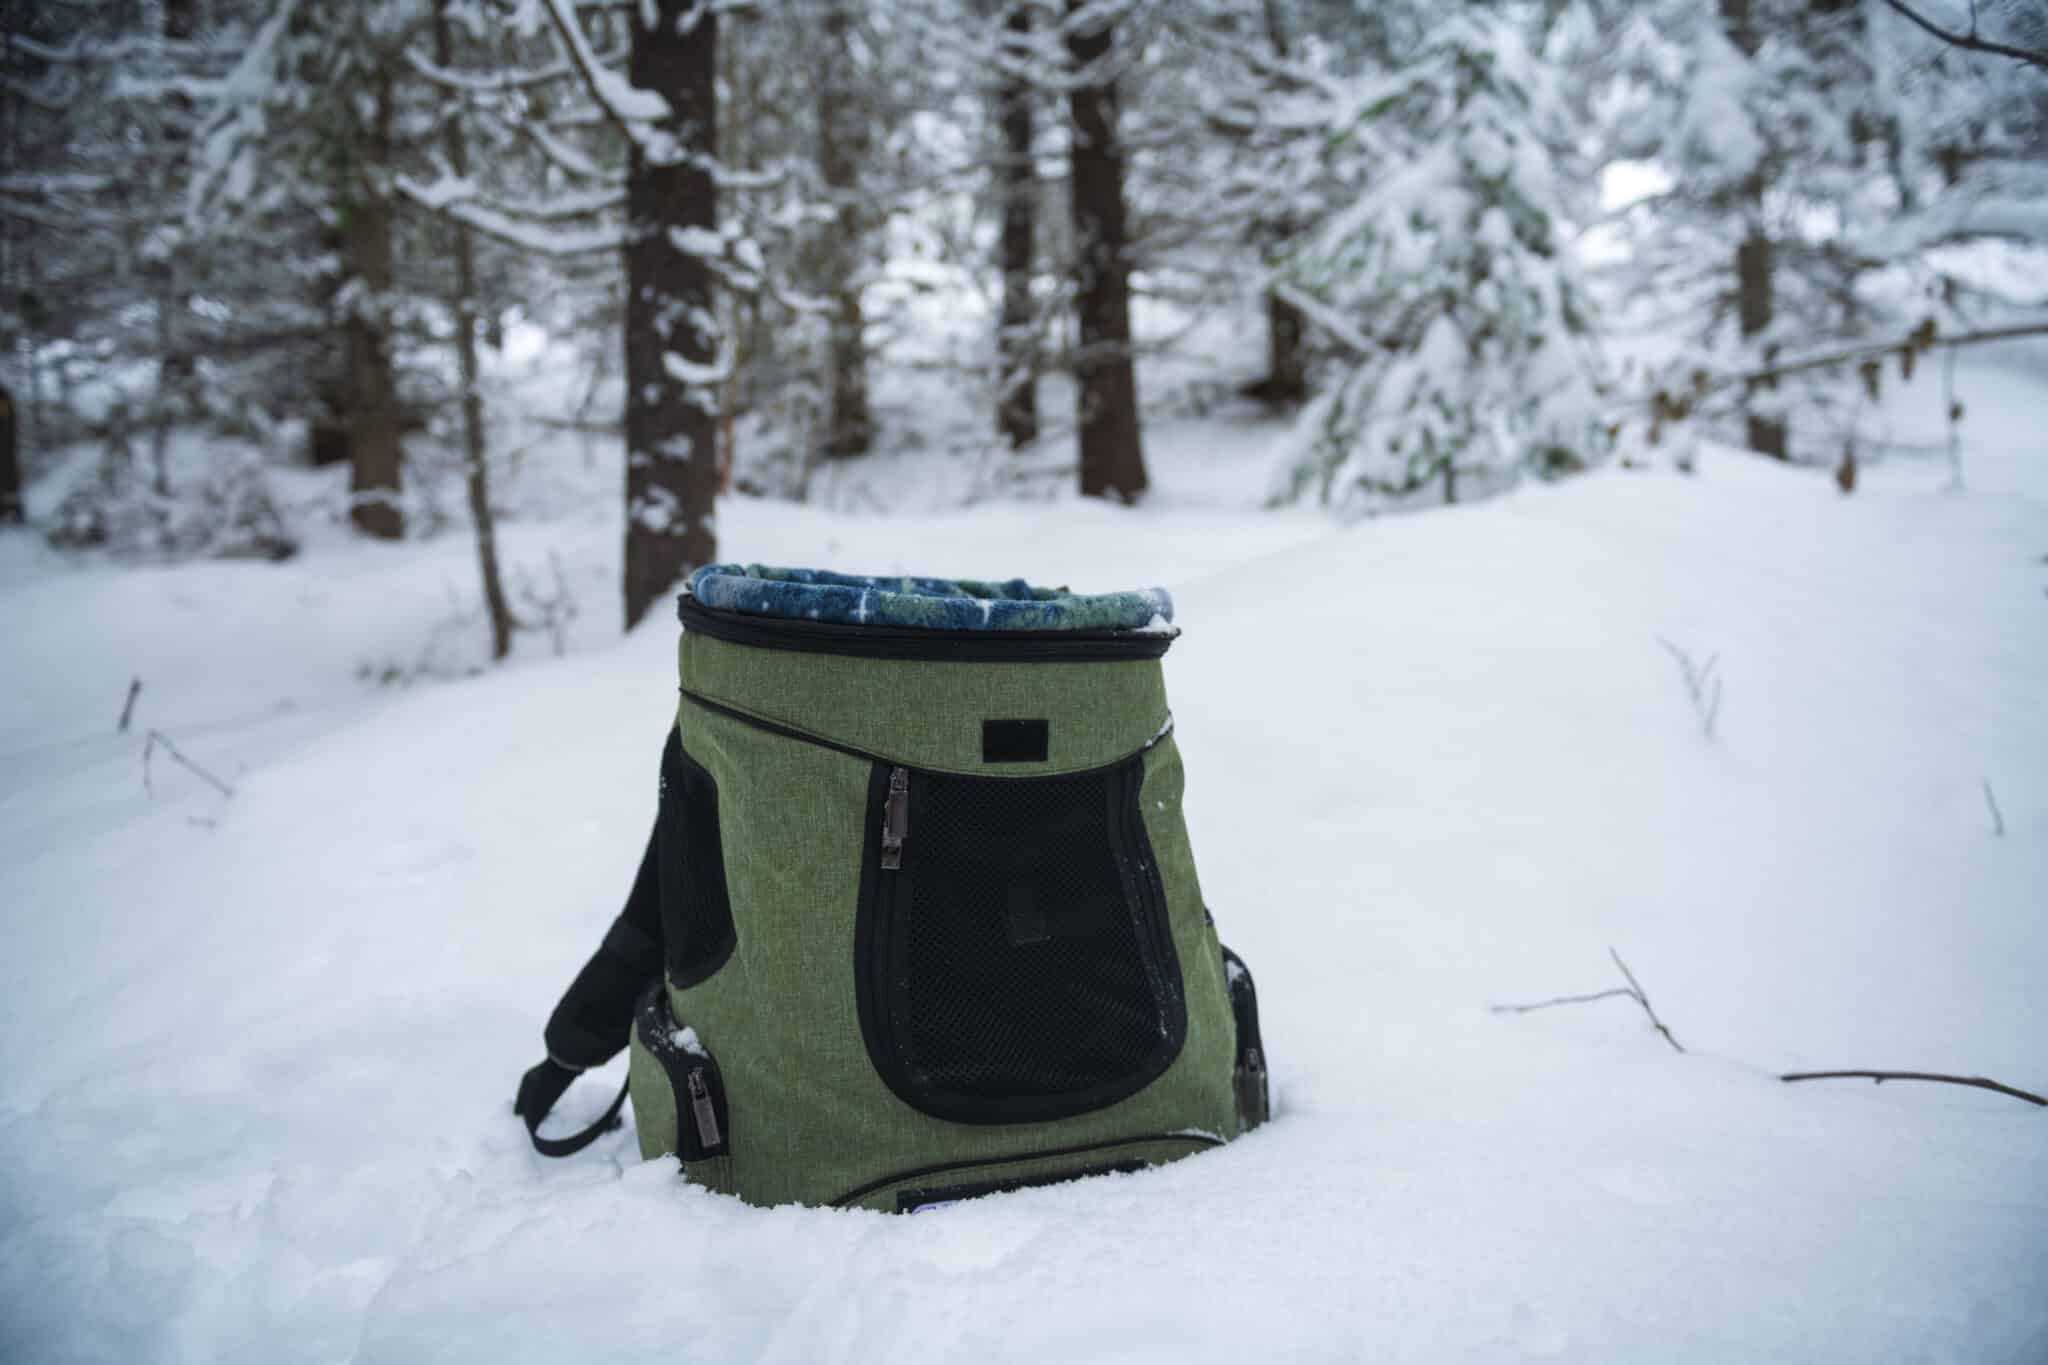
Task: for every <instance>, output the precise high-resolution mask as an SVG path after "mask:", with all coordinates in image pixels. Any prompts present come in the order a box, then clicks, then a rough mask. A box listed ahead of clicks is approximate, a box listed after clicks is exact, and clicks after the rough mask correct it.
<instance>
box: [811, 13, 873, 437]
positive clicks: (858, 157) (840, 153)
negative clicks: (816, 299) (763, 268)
mask: <svg viewBox="0 0 2048 1365" xmlns="http://www.w3.org/2000/svg"><path fill="white" fill-rule="evenodd" d="M824 27H825V62H824V69H823V70H822V71H820V72H819V80H818V171H819V174H820V175H821V176H822V177H823V178H824V181H825V188H826V190H827V191H828V192H829V193H830V194H831V196H832V199H833V204H834V208H833V221H832V231H831V236H830V239H829V241H828V242H827V244H826V251H825V269H826V278H827V281H828V284H829V287H830V289H831V291H832V333H831V342H830V351H831V356H830V361H831V367H832V374H831V385H830V387H831V407H830V409H829V411H828V412H827V414H826V424H825V454H826V456H828V457H829V458H833V459H838V458H841V457H844V456H847V455H862V454H865V453H866V452H867V449H868V447H869V445H870V444H872V438H873V430H872V427H871V424H870V422H869V418H868V348H867V338H866V333H867V319H866V318H865V317H864V316H863V314H862V312H861V302H860V276H861V272H862V270H864V269H865V268H866V266H867V261H866V252H865V251H864V250H863V243H864V242H865V240H866V236H867V233H866V214H865V212H864V211H863V209H862V205H861V203H860V177H861V172H862V170H863V169H864V167H865V165H866V163H867V153H868V142H869V139H868V136H867V122H866V118H865V116H864V115H863V112H862V110H861V109H860V107H859V103H858V102H859V99H860V88H859V84H858V82H857V80H856V77H857V76H858V75H859V74H860V73H859V71H858V70H857V69H856V63H855V58H854V53H853V44H852V41H851V39H852V33H853V16H852V14H851V13H850V11H849V8H848V6H847V5H846V4H844V3H835V4H833V5H832V6H831V7H830V8H829V9H827V10H826V12H825V25H824Z"/></svg>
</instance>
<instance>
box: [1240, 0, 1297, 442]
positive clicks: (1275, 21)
mask: <svg viewBox="0 0 2048 1365" xmlns="http://www.w3.org/2000/svg"><path fill="white" fill-rule="evenodd" d="M1264 9H1265V15H1266V41H1267V42H1268V43H1271V44H1272V46H1273V55H1274V56H1275V57H1278V58H1279V59H1280V60H1281V61H1283V62H1284V61H1286V60H1288V58H1289V57H1290V56H1292V53H1291V52H1290V51H1289V44H1288V41H1287V24H1286V22H1285V20H1284V18H1283V17H1282V15H1281V13H1280V6H1279V5H1277V4H1275V3H1274V0H1266V3H1265V6H1264ZM1293 230H1294V225H1293V224H1292V223H1284V222H1283V223H1282V224H1281V225H1280V232H1281V235H1282V237H1283V238H1284V237H1286V236H1289V235H1291V234H1292V232H1293ZM1307 328H1308V319H1307V318H1305V317H1303V316H1302V312H1301V310H1300V309H1299V308H1296V307H1295V306H1294V305H1293V304H1291V303H1289V302H1288V301H1287V300H1286V299H1283V298H1281V297H1280V295H1279V293H1278V292H1276V291H1273V290H1268V291H1267V292H1266V376H1265V378H1263V379H1261V380H1259V381H1258V382H1257V383H1255V384H1253V385H1252V389H1251V392H1252V396H1253V397H1255V398H1258V399H1260V400H1262V401H1264V402H1268V403H1299V402H1300V401H1301V400H1302V399H1304V398H1306V397H1308V370H1307V366H1306V364H1305V362H1304V361H1303V359H1302V338H1303V335H1304V333H1305V332H1306V331H1307Z"/></svg>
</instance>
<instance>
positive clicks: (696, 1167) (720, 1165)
mask: <svg viewBox="0 0 2048 1365" xmlns="http://www.w3.org/2000/svg"><path fill="white" fill-rule="evenodd" d="M682 1165H683V1178H684V1179H685V1180H688V1181H689V1182H690V1183H691V1184H692V1185H702V1186H703V1187H704V1188H705V1189H707V1190H710V1191H711V1192H712V1193H713V1194H731V1193H732V1158H731V1157H729V1156H715V1157H712V1158H711V1159H710V1160H709V1161H685V1162H684V1163H682Z"/></svg>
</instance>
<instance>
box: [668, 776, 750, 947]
mask: <svg viewBox="0 0 2048 1365" xmlns="http://www.w3.org/2000/svg"><path fill="white" fill-rule="evenodd" d="M660 818H661V928H662V935H661V936H662V939H663V940H664V944H665V947H666V950H667V959H668V975H669V980H670V981H671V982H673V983H674V984H675V985H676V986H678V987H683V986H694V985H696V984H697V983H698V982H700V981H702V980H704V979H705V978H707V977H709V976H710V975H711V974H712V973H713V972H715V971H717V970H718V969H719V968H720V967H722V966H724V965H725V962H726V959H727V958H729V957H731V956H732V950H733V947H734V936H733V925H732V902H731V900H730V898H729V896H728V895H727V892H726V885H725V845H724V842H723V837H722V835H721V833H720V831H719V826H718V783H717V781H716V780H715V779H713V777H712V776H711V774H710V773H709V772H708V771H706V770H705V769H704V768H703V767H701V766H700V765H699V764H698V763H697V762H696V760H695V759H692V758H691V757H690V756H689V754H687V753H685V752H684V751H683V747H682V745H680V744H678V743H676V742H675V741H674V740H673V739H671V741H670V742H669V746H668V749H667V751H666V752H664V753H663V754H662V771H661V817H660Z"/></svg>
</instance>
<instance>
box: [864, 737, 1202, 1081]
mask: <svg viewBox="0 0 2048 1365" xmlns="http://www.w3.org/2000/svg"><path fill="white" fill-rule="evenodd" d="M1136 780H1137V779H1136V774H1135V772H1119V771H1118V770H1114V769H1104V770H1099V771H1096V772H1091V773H1084V774H1080V775H1077V776H1072V777H1058V778H1031V779H991V778H978V777H959V776H950V775H945V774H936V773H935V774H927V775H922V776H921V778H920V780H919V783H918V784H917V785H916V786H914V787H913V789H912V802H911V820H910V829H909V834H908V837H907V838H906V840H905V852H904V864H903V870H902V872H901V873H900V874H885V875H899V876H901V877H902V878H903V885H902V886H901V887H900V888H898V890H897V893H896V895H895V896H894V897H893V898H892V899H893V901H894V906H895V912H894V915H893V916H892V918H893V919H894V920H895V922H894V923H893V924H892V925H891V926H890V929H889V931H888V938H889V940H890V951H889V957H890V965H891V967H892V971H891V972H890V976H891V978H892V980H893V982H894V985H895V989H894V990H893V991H892V992H891V994H892V996H893V997H894V998H893V1000H892V1001H891V1003H890V1013H891V1015H892V1023H893V1026H894V1027H893V1030H892V1031H893V1032H894V1034H895V1042H896V1046H897V1048H898V1051H899V1057H900V1059H901V1061H902V1062H903V1064H904V1070H905V1072H906V1074H907V1078H908V1079H909V1081H910V1082H911V1084H912V1085H913V1086H915V1087H916V1088H918V1089H919V1090H925V1091H929V1092H935V1093H938V1094H942V1095H947V1096H953V1097H962V1098H965V1099H968V1100H973V1099H976V1098H986V1099H989V1100H992V1101H1015V1100H1018V1099H1020V1098H1028V1097H1057V1096H1075V1095H1078V1094H1082V1093H1084V1092H1089V1091H1095V1090H1100V1089H1102V1088H1103V1087H1116V1086H1117V1085H1118V1083H1119V1082H1122V1081H1125V1080H1128V1079H1130V1078H1133V1077H1141V1076H1142V1075H1143V1074H1144V1073H1147V1072H1148V1070H1151V1069H1155V1068H1153V1065H1152V1064H1153V1063H1155V1062H1156V1061H1157V1059H1158V1058H1159V1055H1160V1052H1161V1049H1162V1048H1163V1047H1170V1046H1172V1042H1173V1040H1172V1039H1171V1037H1170V1033H1171V1030H1170V1028H1169V1024H1168V1018H1167V1012H1166V1010H1165V1008H1164V1004H1163V1001H1162V999H1161V994H1162V988H1163V977H1162V975H1161V972H1160V964H1159V963H1158V962H1157V952H1156V949H1155V946H1154V945H1155V943H1156V939H1155V938H1154V924H1153V908H1152V907H1153V905H1154V901H1155V896H1154V894H1153V893H1152V892H1151V891H1150V888H1151V886H1152V885H1153V883H1152V880H1151V878H1152V873H1151V871H1150V868H1149V852H1148V851H1147V850H1146V849H1145V847H1144V843H1143V833H1142V829H1136V830H1135V842H1136V847H1135V848H1134V847H1132V846H1131V844H1132V841H1133V835H1134V819H1135V811H1134V810H1132V811H1129V812H1127V811H1125V810H1123V809H1121V808H1120V807H1122V806H1123V805H1124V804H1126V803H1129V804H1131V805H1133V806H1134V804H1135V797H1136V792H1135V785H1136ZM1119 847H1122V849H1123V852H1124V857H1125V859H1126V860H1127V863H1126V865H1125V866H1122V867H1120V866H1119ZM1140 1083H1142V1081H1141V1082H1140Z"/></svg>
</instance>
